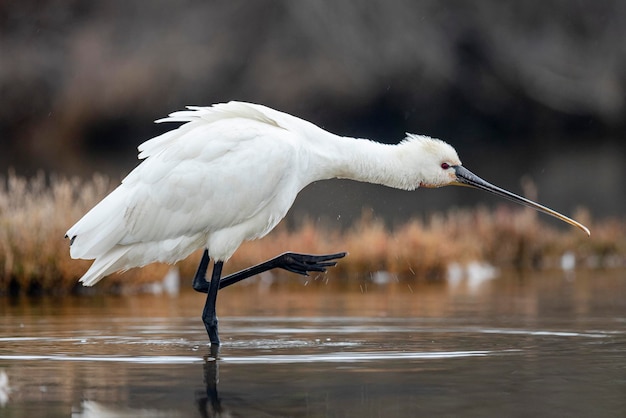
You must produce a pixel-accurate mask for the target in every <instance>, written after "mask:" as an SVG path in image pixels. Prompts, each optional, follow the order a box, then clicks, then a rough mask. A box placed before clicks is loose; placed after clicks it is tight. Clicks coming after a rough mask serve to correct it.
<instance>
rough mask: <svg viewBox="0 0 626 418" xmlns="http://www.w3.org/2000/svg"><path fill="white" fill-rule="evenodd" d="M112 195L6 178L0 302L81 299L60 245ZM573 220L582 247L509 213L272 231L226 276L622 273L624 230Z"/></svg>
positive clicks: (156, 275)
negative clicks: (18, 297) (473, 265)
mask: <svg viewBox="0 0 626 418" xmlns="http://www.w3.org/2000/svg"><path fill="white" fill-rule="evenodd" d="M114 186H115V184H113V182H111V181H109V180H108V179H107V178H105V177H103V176H94V177H93V178H92V179H90V180H87V181H83V180H79V179H76V178H72V179H67V178H59V177H54V176H52V177H51V178H49V179H47V178H46V177H45V176H44V175H43V174H42V173H40V174H39V175H37V176H36V177H34V178H32V179H25V178H22V177H19V176H16V175H15V174H13V173H9V174H8V176H7V177H6V178H2V179H1V180H0V294H3V293H4V294H6V293H13V294H15V293H59V294H64V293H70V292H76V291H80V290H82V287H81V286H80V285H78V284H77V280H78V278H80V276H81V275H82V274H83V273H84V272H85V271H86V269H87V268H88V266H89V264H90V261H84V260H72V259H70V257H69V251H68V242H67V241H66V240H64V238H63V236H64V234H65V231H66V230H67V228H68V227H69V226H71V225H72V224H73V223H74V222H75V221H76V220H78V219H79V218H80V217H81V216H82V215H83V214H84V213H85V212H87V211H88V210H89V209H90V208H91V207H92V206H93V205H94V204H95V203H97V202H98V201H99V200H100V199H101V198H102V197H104V196H105V195H106V193H107V192H108V191H110V190H111V189H112V188H113V187H114ZM576 218H577V219H579V220H581V221H583V223H585V224H586V225H587V226H589V227H590V229H591V231H592V236H591V238H587V237H586V236H585V234H583V233H582V232H580V231H578V230H575V229H574V228H569V227H565V226H564V227H563V228H561V227H559V228H558V229H557V228H556V227H553V226H551V225H552V224H550V226H548V225H547V224H546V223H544V222H545V219H547V218H545V217H543V216H538V215H537V213H536V212H534V211H532V210H530V209H524V208H520V209H517V208H516V209H514V210H513V209H510V207H509V206H506V207H505V206H503V207H501V208H499V209H497V210H495V211H490V210H487V209H485V208H479V209H476V210H449V211H448V212H446V213H441V214H437V215H434V216H432V217H430V218H429V219H427V220H425V221H422V220H418V219H414V220H411V221H409V222H407V223H404V224H402V225H398V226H396V227H394V228H391V230H390V229H389V228H387V227H386V226H385V224H384V222H383V221H382V220H380V219H376V218H373V217H372V216H371V215H370V216H368V215H363V216H362V218H361V220H360V221H359V222H357V223H356V224H355V225H353V226H352V227H351V228H349V229H347V230H345V231H337V230H336V229H332V228H329V227H325V226H324V225H323V224H320V223H315V222H312V221H310V220H305V221H303V222H302V223H301V225H300V227H299V228H298V229H296V230H289V229H287V228H286V227H285V226H284V225H282V224H281V225H279V227H278V228H277V229H276V230H274V231H273V232H272V233H271V234H270V235H268V236H267V237H265V238H264V239H262V240H260V241H255V242H249V243H245V244H244V245H243V246H242V247H241V248H240V249H239V250H238V251H237V253H236V254H235V256H234V257H233V259H232V260H231V261H230V262H229V263H227V268H228V271H234V270H237V269H240V268H245V267H248V266H250V265H252V264H256V263H258V262H260V261H262V260H265V259H267V258H271V257H273V256H275V255H277V254H279V253H282V252H284V251H286V250H290V251H302V252H310V253H329V252H337V251H342V250H347V251H348V252H349V255H348V257H346V258H345V259H343V260H341V261H340V263H339V264H338V265H337V267H335V268H333V269H331V270H330V273H329V274H332V275H342V276H348V277H352V276H356V275H362V274H364V273H369V272H375V271H388V272H391V273H394V274H397V275H398V276H399V277H402V278H403V279H406V280H431V279H441V278H443V277H445V272H446V269H447V266H448V264H449V263H451V262H453V261H454V262H461V263H463V262H468V261H486V262H489V263H491V264H493V265H495V266H498V267H501V268H517V269H547V268H556V267H558V263H559V259H560V256H561V255H562V254H563V253H564V252H566V251H571V252H573V253H575V254H576V256H577V260H578V261H579V266H584V267H589V268H607V267H615V266H624V263H625V254H626V234H625V232H626V224H625V222H624V220H615V219H613V220H604V221H602V222H594V221H593V220H592V219H591V217H590V215H589V214H588V213H587V212H586V211H584V210H580V211H579V213H577V214H576ZM198 259H199V253H197V254H194V255H193V256H191V257H189V258H188V259H187V260H184V261H182V262H181V263H180V265H179V267H180V271H181V275H182V276H183V277H192V276H193V273H194V271H195V268H196V263H197V262H198ZM167 269H168V267H167V266H164V265H159V264H154V265H150V266H147V267H144V268H141V269H132V270H130V271H128V272H126V273H124V274H114V275H112V276H110V277H109V278H107V279H106V280H103V281H102V282H101V283H98V285H97V286H96V289H98V290H108V291H110V290H112V289H119V287H124V286H125V285H126V284H130V283H132V284H133V286H136V285H137V284H140V283H147V282H152V281H156V280H158V279H160V278H162V277H163V275H164V274H165V272H166V271H167ZM98 290H96V291H98Z"/></svg>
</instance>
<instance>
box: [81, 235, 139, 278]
mask: <svg viewBox="0 0 626 418" xmlns="http://www.w3.org/2000/svg"><path fill="white" fill-rule="evenodd" d="M129 249H130V248H129V247H127V246H120V245H118V246H115V247H113V248H112V249H111V250H109V251H107V252H106V253H105V254H103V255H101V256H99V257H98V258H96V260H95V261H94V262H93V264H92V265H91V267H89V270H87V272H86V273H85V274H84V275H83V277H81V278H80V282H81V283H82V284H83V286H93V285H94V284H96V283H98V282H99V281H100V280H101V279H102V278H103V277H104V276H106V275H108V274H111V273H114V272H116V271H118V270H121V269H124V268H128V267H127V266H126V257H125V256H126V253H127V252H128V250H129Z"/></svg>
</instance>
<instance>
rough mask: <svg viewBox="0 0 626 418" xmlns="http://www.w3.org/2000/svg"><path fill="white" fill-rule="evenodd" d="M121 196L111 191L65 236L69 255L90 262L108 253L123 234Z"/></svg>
mask: <svg viewBox="0 0 626 418" xmlns="http://www.w3.org/2000/svg"><path fill="white" fill-rule="evenodd" d="M123 213H124V196H123V192H120V188H119V187H118V188H117V189H115V190H114V191H113V192H112V193H111V194H109V195H108V196H107V197H105V198H104V199H103V200H102V201H101V202H100V203H98V204H97V205H96V206H94V207H93V208H92V209H91V210H90V211H89V212H87V213H86V214H85V216H83V217H82V218H81V219H80V220H79V221H78V222H76V224H75V225H74V226H72V227H71V228H70V229H69V230H68V231H67V233H66V236H67V237H68V238H69V239H70V256H71V257H72V258H82V259H87V260H91V259H94V258H96V257H98V256H100V255H101V254H104V253H106V252H107V251H109V250H110V249H111V248H112V247H113V246H114V245H116V244H117V243H118V242H119V240H120V239H121V238H122V236H123V235H124V229H123V225H122V223H123V218H122V216H120V214H123Z"/></svg>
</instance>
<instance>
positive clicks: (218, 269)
mask: <svg viewBox="0 0 626 418" xmlns="http://www.w3.org/2000/svg"><path fill="white" fill-rule="evenodd" d="M223 265H224V262H223V261H216V262H215V263H214V265H213V274H211V283H209V292H208V293H207V295H206V302H205V304H204V310H203V311H202V321H204V327H205V328H206V332H207V333H208V334H209V340H210V341H211V345H220V337H219V336H218V334H217V313H216V312H215V302H216V301H217V291H218V290H219V289H220V276H221V275H222V266H223Z"/></svg>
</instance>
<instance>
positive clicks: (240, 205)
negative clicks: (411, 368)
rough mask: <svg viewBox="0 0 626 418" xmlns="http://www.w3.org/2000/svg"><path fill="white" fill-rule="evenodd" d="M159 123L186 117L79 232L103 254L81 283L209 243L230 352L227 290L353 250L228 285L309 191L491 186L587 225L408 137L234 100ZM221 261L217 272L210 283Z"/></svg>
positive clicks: (424, 140)
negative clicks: (249, 244) (332, 186)
mask: <svg viewBox="0 0 626 418" xmlns="http://www.w3.org/2000/svg"><path fill="white" fill-rule="evenodd" d="M157 122H183V124H182V125H180V126H179V127H178V128H177V129H174V130H172V131H169V132H166V133H164V134H162V135H160V136H157V137H155V138H153V139H150V140H148V141H146V142H144V143H143V144H141V145H140V146H139V158H140V159H143V160H144V161H143V162H142V163H141V164H140V165H139V166H137V167H136V168H135V169H134V170H133V171H131V173H130V174H129V175H128V176H127V177H126V178H125V179H124V180H123V181H122V183H121V184H120V185H119V187H118V188H117V189H115V190H114V191H113V192H111V194H109V195H108V196H107V197H105V198H104V199H103V200H102V201H101V202H100V203H98V204H97V205H96V206H95V207H94V208H93V209H91V210H90V211H89V212H88V213H87V214H86V215H85V216H83V217H82V219H80V220H79V221H78V222H77V223H76V224H75V225H74V226H72V227H71V228H70V229H69V230H68V231H67V235H66V237H69V238H70V254H71V256H72V258H82V259H95V261H94V263H93V264H92V265H91V267H90V268H89V270H87V272H86V273H85V275H84V276H83V277H82V278H81V279H80V281H81V282H82V283H83V284H84V285H85V286H91V285H93V284H95V283H96V282H98V281H99V280H100V279H102V277H104V276H106V275H107V274H110V273H113V272H115V271H118V270H125V269H129V268H131V267H139V266H144V265H146V264H149V263H153V262H157V261H160V262H166V263H174V262H176V261H178V260H182V259H184V258H186V257H187V256H188V255H190V254H191V253H192V252H193V251H195V250H197V249H199V248H204V254H203V256H202V260H201V261H200V265H199V267H198V271H197V272H196V275H195V277H194V279H193V288H194V289H195V290H197V291H199V292H204V293H207V300H206V304H205V307H204V311H203V314H202V319H203V321H204V324H205V327H206V330H207V333H208V335H209V339H210V341H211V344H214V345H219V337H218V322H217V317H216V312H215V302H216V298H217V292H218V290H219V289H220V288H222V287H225V286H229V285H231V284H233V283H235V282H238V281H240V280H243V279H245V278H248V277H250V276H253V275H255V274H258V273H260V272H263V271H266V270H269V269H273V268H283V269H286V270H289V271H292V272H295V273H299V274H303V275H306V274H308V272H310V271H325V270H326V268H327V267H330V266H334V265H335V264H336V261H335V260H337V259H339V258H341V257H344V256H345V253H336V254H328V255H310V254H296V253H285V254H282V255H279V256H277V257H276V258H274V259H271V260H269V261H266V262H264V263H261V264H259V265H256V266H253V267H251V268H249V269H246V270H243V271H240V272H238V273H234V274H232V275H229V276H227V277H224V278H221V271H222V265H223V263H225V262H226V261H228V259H229V258H230V257H231V256H232V255H233V253H234V252H235V250H237V248H238V247H239V245H241V243H242V242H243V241H246V240H253V239H257V238H261V237H263V236H264V235H266V234H267V233H268V232H270V231H271V230H272V229H273V228H274V227H275V226H276V225H277V224H278V223H279V222H280V220H281V219H282V218H283V217H284V216H285V215H286V214H287V211H288V210H289V208H290V207H291V205H292V204H293V202H294V200H295V198H296V195H297V194H298V192H299V191H300V190H302V189H303V188H304V187H305V186H307V185H308V184H310V183H312V182H314V181H318V180H323V179H331V178H347V179H352V180H357V181H364V182H369V183H376V184H383V185H385V186H389V187H395V188H398V189H404V190H415V189H417V188H418V187H441V186H447V185H462V186H471V187H476V188H479V189H483V190H487V191H489V192H492V193H495V194H497V195H500V196H502V197H505V198H508V199H510V200H513V201H515V202H518V203H521V204H523V205H526V206H530V207H532V208H534V209H536V210H538V211H541V212H544V213H547V214H549V215H552V216H554V217H556V218H558V219H561V220H562V221H565V222H567V223H569V224H571V225H574V226H576V227H578V228H580V229H582V230H583V231H585V232H586V233H587V234H589V230H588V229H587V228H586V227H585V226H583V225H581V224H580V223H578V222H576V221H574V220H573V219H570V218H568V217H566V216H564V215H561V214H560V213H558V212H555V211H553V210H552V209H549V208H547V207H545V206H542V205H539V204H538V203H535V202H532V201H530V200H528V199H525V198H523V197H520V196H517V195H515V194H513V193H511V192H508V191H506V190H503V189H501V188H499V187H496V186H494V185H492V184H490V183H487V182H486V181H484V180H482V179H481V178H479V177H477V176H476V175H474V174H472V173H471V172H470V171H468V170H467V169H466V168H464V167H463V166H462V165H461V161H460V160H459V157H458V156H457V153H456V151H455V150H454V148H452V147H451V146H450V145H448V144H447V143H445V142H443V141H440V140H438V139H433V138H429V137H426V136H421V135H413V134H407V136H406V138H405V139H404V140H403V141H402V142H400V143H399V144H397V145H387V144H381V143H377V142H373V141H369V140H366V139H357V138H348V137H341V136H337V135H334V134H332V133H330V132H327V131H325V130H323V129H321V128H319V127H317V126H315V125H314V124H312V123H310V122H307V121H304V120H302V119H299V118H297V117H294V116H291V115H289V114H286V113H283V112H279V111H277V110H273V109H270V108H268V107H265V106H261V105H257V104H250V103H242V102H229V103H222V104H216V105H213V106H211V107H188V110H186V111H180V112H175V113H172V114H170V115H169V117H167V118H164V119H160V120H158V121H157ZM209 257H211V258H213V261H214V266H213V272H212V274H211V280H210V282H208V281H207V280H206V278H205V275H206V271H207V267H208V264H209Z"/></svg>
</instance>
